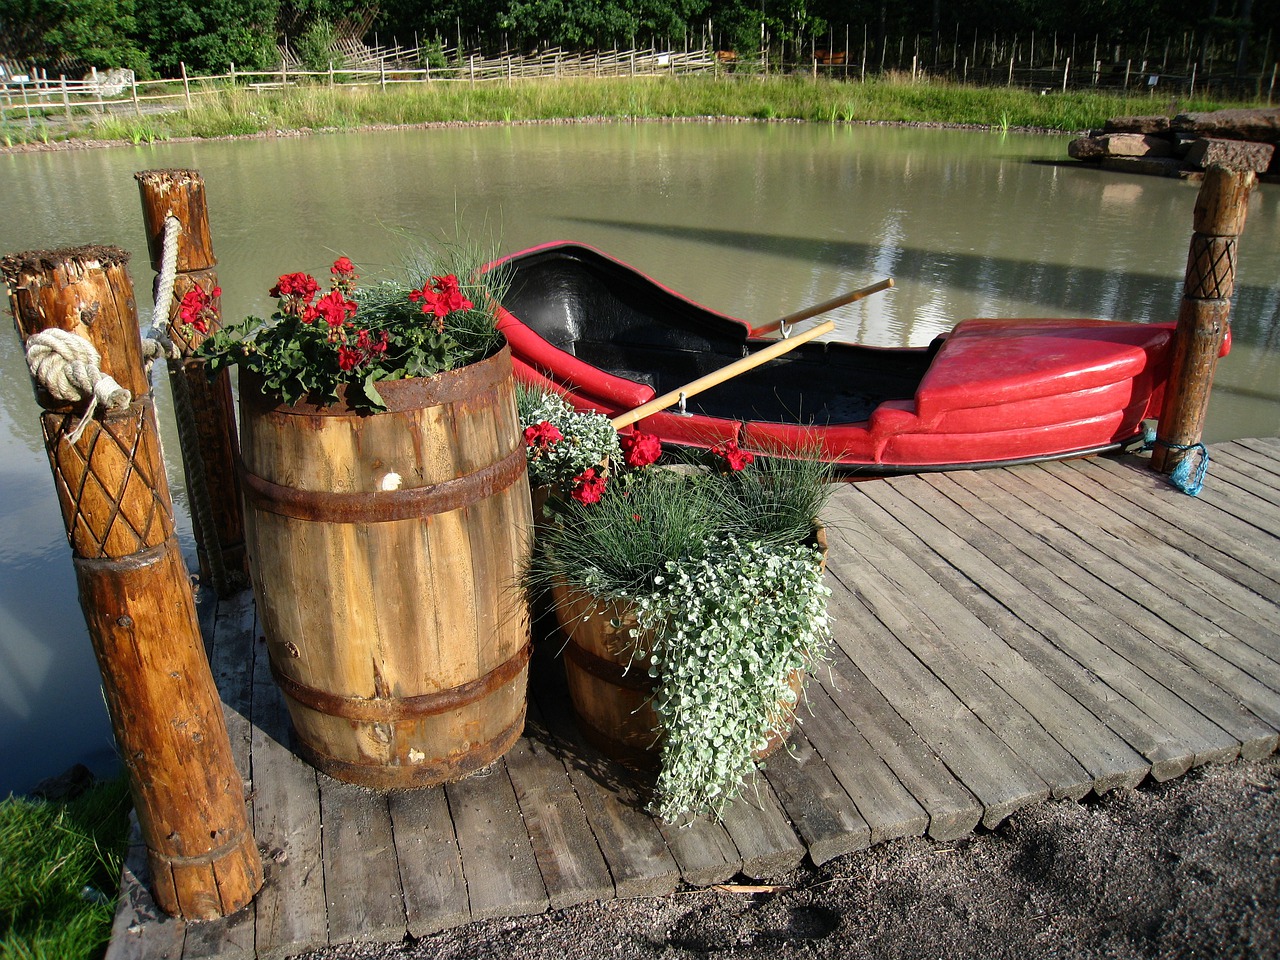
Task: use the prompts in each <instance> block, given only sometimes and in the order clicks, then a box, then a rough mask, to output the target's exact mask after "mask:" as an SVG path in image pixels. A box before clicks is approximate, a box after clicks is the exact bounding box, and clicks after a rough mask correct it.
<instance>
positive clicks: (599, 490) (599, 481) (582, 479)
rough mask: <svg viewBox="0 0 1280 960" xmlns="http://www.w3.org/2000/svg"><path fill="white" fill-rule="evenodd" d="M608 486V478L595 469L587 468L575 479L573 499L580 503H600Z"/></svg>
mask: <svg viewBox="0 0 1280 960" xmlns="http://www.w3.org/2000/svg"><path fill="white" fill-rule="evenodd" d="M607 484H608V480H607V478H605V477H604V476H603V475H602V474H600V473H598V472H597V471H596V468H595V467H587V469H586V470H583V471H582V473H580V474H578V475H577V476H576V477H574V478H573V494H572V496H573V499H575V500H577V501H578V502H579V503H599V502H600V498H601V497H602V496H604V488H605V486H606V485H607Z"/></svg>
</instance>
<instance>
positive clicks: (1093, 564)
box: [990, 470, 1280, 755]
mask: <svg viewBox="0 0 1280 960" xmlns="http://www.w3.org/2000/svg"><path fill="white" fill-rule="evenodd" d="M990 482H991V483H992V484H993V485H995V486H998V487H1000V488H1001V489H1002V490H1007V491H1008V492H1009V493H1011V494H1012V495H1014V496H1016V497H1019V498H1020V500H1021V501H1022V502H1024V503H1026V504H1028V505H1031V504H1034V505H1035V508H1036V510H1038V511H1039V512H1041V513H1042V514H1043V516H1044V517H1045V518H1046V519H1047V520H1051V521H1052V525H1044V524H1040V525H1036V524H1034V523H1033V524H1028V523H1027V521H1026V519H1025V511H1024V512H1023V513H1024V519H1023V520H1021V521H1020V522H1021V523H1022V525H1023V526H1024V527H1027V529H1029V530H1031V529H1033V527H1034V528H1035V530H1034V532H1037V533H1038V535H1040V536H1041V537H1043V538H1044V539H1046V541H1047V542H1049V543H1051V544H1052V545H1053V546H1054V547H1055V549H1057V550H1059V551H1060V552H1061V553H1062V554H1063V555H1064V556H1070V557H1072V558H1073V559H1074V560H1075V562H1076V564H1077V566H1079V567H1082V568H1086V569H1088V570H1089V571H1090V572H1091V573H1092V574H1093V575H1094V576H1096V577H1098V578H1099V579H1100V580H1102V581H1103V582H1105V583H1106V584H1108V585H1109V586H1110V587H1113V588H1115V589H1116V590H1118V591H1120V592H1121V593H1122V594H1123V595H1124V596H1125V597H1127V598H1128V599H1129V601H1130V604H1131V609H1130V610H1129V611H1128V612H1127V613H1126V614H1125V616H1126V619H1128V620H1129V622H1130V623H1132V624H1133V625H1134V626H1135V627H1138V628H1139V629H1142V630H1143V631H1144V632H1145V633H1146V634H1147V636H1149V637H1150V638H1151V639H1152V641H1153V642H1155V643H1158V644H1162V645H1165V646H1168V647H1170V649H1173V650H1174V651H1175V653H1176V654H1177V655H1179V656H1184V657H1186V658H1187V660H1188V662H1189V663H1192V664H1193V665H1196V669H1197V670H1198V671H1199V672H1200V673H1202V674H1203V675H1204V676H1205V677H1206V678H1208V679H1210V680H1213V682H1214V683H1216V684H1217V685H1218V686H1219V687H1223V688H1224V689H1227V690H1229V691H1231V692H1232V693H1233V695H1234V696H1236V697H1237V698H1238V699H1240V701H1241V703H1242V704H1243V705H1245V706H1247V707H1248V708H1249V709H1250V710H1252V711H1254V713H1256V714H1257V716H1258V717H1262V718H1265V719H1266V721H1267V723H1268V724H1269V725H1270V726H1271V727H1272V728H1273V730H1272V732H1274V729H1277V728H1280V726H1278V725H1280V695H1278V694H1277V691H1278V690H1280V649H1277V645H1276V643H1275V637H1276V633H1277V631H1276V629H1271V628H1268V627H1267V626H1265V625H1263V624H1262V623H1261V622H1260V621H1261V620H1263V619H1264V618H1265V615H1266V614H1267V613H1268V612H1274V610H1275V607H1274V605H1273V604H1269V603H1266V602H1265V601H1262V599H1261V598H1258V597H1241V598H1240V603H1241V605H1242V606H1244V607H1245V609H1243V610H1242V609H1240V608H1239V607H1237V606H1233V605H1231V604H1229V603H1226V602H1224V601H1223V599H1222V598H1221V594H1222V593H1223V592H1228V593H1229V592H1231V591H1232V588H1234V587H1236V585H1235V584H1233V583H1231V582H1230V581H1222V578H1220V577H1219V576H1218V575H1217V574H1214V573H1213V572H1212V571H1208V570H1205V569H1204V568H1203V567H1196V566H1193V565H1189V564H1187V565H1183V564H1180V563H1179V562H1178V558H1177V557H1176V556H1174V555H1172V552H1171V551H1168V550H1164V551H1161V552H1158V553H1156V552H1148V551H1137V550H1135V549H1134V548H1133V546H1132V545H1131V544H1129V543H1126V542H1125V541H1123V540H1121V539H1119V538H1112V537H1107V536H1098V535H1096V534H1095V533H1094V532H1093V531H1094V530H1095V529H1096V528H1095V527H1093V526H1092V525H1086V526H1083V527H1081V526H1080V525H1079V523H1078V520H1079V518H1080V515H1081V512H1082V511H1081V509H1080V508H1079V504H1078V503H1075V502H1071V501H1070V500H1069V499H1064V497H1063V487H1062V485H1061V484H1056V483H1054V482H1053V479H1052V477H1051V475H1049V474H1047V473H1045V472H1044V471H1040V470H1027V471H1021V472H1014V471H1008V472H1002V473H1001V474H1000V475H999V476H994V477H991V478H990ZM1095 509H1101V508H1095ZM1278 546H1280V544H1278ZM1219 581H1221V582H1219ZM1215 587H1216V588H1217V589H1215ZM1170 600H1172V601H1173V602H1169V601H1170ZM1166 624H1167V625H1169V626H1172V627H1174V628H1176V630H1177V631H1179V632H1180V635H1181V636H1185V637H1186V638H1189V640H1181V641H1180V636H1179V635H1178V634H1174V635H1171V634H1170V633H1169V631H1168V630H1166V629H1162V627H1163V626H1164V625H1166ZM1277 627H1280V624H1278V625H1277ZM1192 641H1193V642H1192ZM1219 659H1220V660H1221V661H1224V662H1225V663H1226V664H1229V665H1230V667H1229V668H1226V669H1224V668H1223V667H1222V666H1221V664H1220V663H1219ZM1233 670H1234V671H1235V673H1234V674H1233V673H1232V671H1233ZM1236 674H1239V675H1236ZM1241 739H1242V741H1243V742H1244V743H1246V744H1247V743H1248V742H1249V740H1248V737H1247V735H1243V736H1241ZM1266 752H1270V750H1267V751H1266ZM1259 755H1262V754H1259Z"/></svg>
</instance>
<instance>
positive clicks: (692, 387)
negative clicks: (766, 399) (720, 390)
mask: <svg viewBox="0 0 1280 960" xmlns="http://www.w3.org/2000/svg"><path fill="white" fill-rule="evenodd" d="M835 328H836V322H835V321H834V320H828V321H826V322H825V323H820V324H818V325H817V326H816V327H810V328H809V329H808V330H806V331H805V332H804V333H799V334H796V335H795V336H794V337H788V338H787V339H786V340H775V341H774V342H773V343H771V344H769V345H768V346H767V347H764V348H763V349H761V350H757V351H756V352H755V353H753V354H751V355H750V356H747V357H743V358H742V359H741V360H735V361H734V362H733V363H731V364H728V365H727V366H724V367H721V368H720V369H719V370H712V371H711V372H710V373H708V374H706V375H705V376H701V377H699V378H698V379H697V380H693V381H691V382H689V383H686V384H685V385H684V386H683V387H680V388H679V389H678V390H672V391H670V392H669V393H664V394H663V395H662V396H660V397H654V398H653V399H652V400H650V401H649V402H648V403H642V404H641V405H640V406H638V407H636V408H635V409H634V410H628V411H627V412H626V413H620V414H618V415H617V416H616V417H614V418H613V421H612V422H613V428H614V429H615V430H621V429H622V428H623V427H625V426H628V425H629V424H632V423H635V422H636V421H637V420H643V419H644V418H645V417H647V416H649V414H651V413H658V412H659V411H662V410H665V409H667V407H669V406H671V405H672V404H675V403H679V402H680V398H681V397H686V398H688V397H692V396H693V395H694V394H696V393H701V392H702V391H703V390H709V389H710V388H711V387H714V386H716V385H717V384H720V383H724V382H725V381H726V380H731V379H733V378H734V377H736V376H737V375H738V374H740V373H746V372H747V371H748V370H750V369H752V368H753V367H758V366H760V365H761V364H762V363H768V362H769V361H770V360H772V359H773V358H774V357H779V356H781V355H782V354H784V353H786V352H787V351H788V350H794V349H795V348H796V347H798V346H800V344H802V343H808V342H809V341H810V340H812V339H813V338H814V337H820V336H822V335H823V334H824V333H830V332H831V331H832V330H834V329H835Z"/></svg>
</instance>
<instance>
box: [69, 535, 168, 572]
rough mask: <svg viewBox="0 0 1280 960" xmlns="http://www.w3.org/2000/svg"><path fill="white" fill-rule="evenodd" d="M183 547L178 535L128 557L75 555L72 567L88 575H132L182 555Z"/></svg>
mask: <svg viewBox="0 0 1280 960" xmlns="http://www.w3.org/2000/svg"><path fill="white" fill-rule="evenodd" d="M181 552H182V547H181V545H180V544H179V543H178V537H177V535H176V534H170V535H169V537H168V538H167V539H166V540H164V541H163V542H161V543H157V544H156V545H155V546H154V547H145V548H143V549H142V550H139V551H138V552H137V553H131V554H129V555H128V556H126V557H80V556H75V555H73V556H72V557H71V565H72V567H73V568H74V569H76V570H83V571H85V572H86V573H90V572H92V573H132V572H134V571H135V570H142V569H144V568H146V567H150V566H153V565H154V564H157V563H159V562H160V561H162V560H165V559H166V558H168V557H169V556H170V555H171V554H172V555H179V556H180V555H181Z"/></svg>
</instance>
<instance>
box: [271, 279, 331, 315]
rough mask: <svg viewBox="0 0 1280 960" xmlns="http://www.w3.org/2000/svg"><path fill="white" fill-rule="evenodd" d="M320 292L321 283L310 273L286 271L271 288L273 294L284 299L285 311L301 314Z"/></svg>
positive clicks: (279, 298)
mask: <svg viewBox="0 0 1280 960" xmlns="http://www.w3.org/2000/svg"><path fill="white" fill-rule="evenodd" d="M319 292H320V284H319V283H317V282H316V278H315V277H313V276H311V275H310V274H309V273H286V274H283V275H281V277H280V279H278V280H277V281H276V285H275V286H274V287H272V288H271V291H270V293H271V296H273V297H275V298H276V299H278V300H284V301H285V303H284V305H283V306H284V310H285V313H296V314H301V313H302V308H303V307H306V306H309V305H310V303H311V301H312V300H314V299H315V295H316V294H317V293H319Z"/></svg>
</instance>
